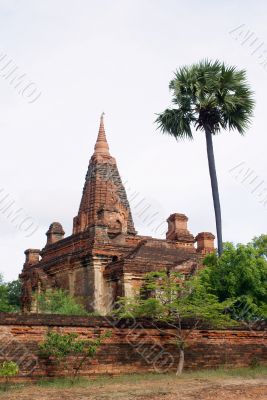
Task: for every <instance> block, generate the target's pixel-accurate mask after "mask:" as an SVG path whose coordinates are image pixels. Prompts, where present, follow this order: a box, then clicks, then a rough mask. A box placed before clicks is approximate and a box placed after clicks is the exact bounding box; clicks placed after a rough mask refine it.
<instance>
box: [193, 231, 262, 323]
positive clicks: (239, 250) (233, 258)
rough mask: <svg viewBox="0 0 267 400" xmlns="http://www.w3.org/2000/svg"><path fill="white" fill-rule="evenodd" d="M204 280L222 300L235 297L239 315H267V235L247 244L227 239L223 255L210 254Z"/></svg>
mask: <svg viewBox="0 0 267 400" xmlns="http://www.w3.org/2000/svg"><path fill="white" fill-rule="evenodd" d="M204 265H205V267H206V268H204V269H203V271H202V272H201V276H200V279H201V282H202V284H203V286H204V287H205V289H206V290H207V292H208V293H210V294H212V295H215V296H217V297H218V299H219V300H220V301H221V302H222V301H225V300H231V302H232V308H231V312H232V315H233V317H235V318H236V319H244V320H249V319H257V318H267V235H262V236H260V237H258V238H255V239H253V241H252V242H251V243H248V244H247V245H243V244H238V245H237V246H234V245H233V244H232V243H226V244H225V247H224V252H223V254H222V256H221V257H217V256H216V254H209V255H208V256H207V257H206V258H205V260H204Z"/></svg>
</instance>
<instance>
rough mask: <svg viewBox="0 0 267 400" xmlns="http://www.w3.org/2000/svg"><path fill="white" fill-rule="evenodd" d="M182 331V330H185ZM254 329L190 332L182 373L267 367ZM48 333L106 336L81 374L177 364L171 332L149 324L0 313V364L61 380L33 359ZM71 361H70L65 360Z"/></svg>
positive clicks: (265, 346) (261, 338) (264, 345)
mask: <svg viewBox="0 0 267 400" xmlns="http://www.w3.org/2000/svg"><path fill="white" fill-rule="evenodd" d="M189 326H190V323H188V326H186V325H185V326H184V329H188V328H189ZM260 328H261V330H258V329H257V327H256V326H255V327H254V329H252V328H251V329H249V328H247V329H245V328H240V327H238V328H237V327H235V328H233V329H231V330H214V329H209V328H208V327H205V326H202V327H201V328H199V329H198V330H194V331H193V332H192V333H191V335H190V337H189V340H188V347H187V348H186V361H185V368H186V369H198V368H216V367H219V366H228V367H242V366H248V365H250V364H252V363H254V362H258V363H260V364H265V365H267V341H266V328H267V327H266V326H261V327H260ZM49 330H56V331H58V332H62V333H67V332H76V333H78V334H79V335H80V337H82V338H93V337H96V336H97V335H99V334H100V333H103V332H105V331H107V330H109V331H112V337H111V338H109V339H108V340H107V341H106V343H105V344H104V345H103V346H102V348H101V349H100V350H99V352H98V354H97V356H96V358H95V359H94V360H92V361H91V362H88V363H87V365H86V366H85V367H84V368H83V370H82V374H83V375H90V374H100V373H110V374H117V373H133V372H143V371H146V372H148V371H158V372H160V371H161V372H164V371H167V370H174V369H175V366H176V364H177V361H178V356H177V351H176V348H175V346H174V344H173V337H172V335H171V332H172V330H170V329H166V328H164V325H161V326H160V330H159V329H157V328H156V327H155V325H153V324H152V323H151V322H149V321H146V320H139V321H125V320H120V321H115V320H113V319H112V318H105V317H66V316H58V315H42V316H41V315H36V314H30V315H16V314H0V361H1V360H3V359H4V358H7V359H13V360H16V361H17V362H18V363H19V365H20V369H21V377H27V374H29V373H31V377H38V376H47V375H53V374H56V375H63V374H64V370H62V369H60V370H58V369H56V368H55V367H53V366H51V365H50V364H49V363H47V362H45V361H44V360H42V359H40V358H38V343H40V342H41V341H42V340H43V338H44V336H45V334H46V333H47V332H48V331H49ZM70 362H71V360H70Z"/></svg>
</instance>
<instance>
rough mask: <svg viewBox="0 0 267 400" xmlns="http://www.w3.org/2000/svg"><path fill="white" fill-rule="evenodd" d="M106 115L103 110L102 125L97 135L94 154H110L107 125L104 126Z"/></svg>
mask: <svg viewBox="0 0 267 400" xmlns="http://www.w3.org/2000/svg"><path fill="white" fill-rule="evenodd" d="M104 115H105V113H104V112H102V114H101V116H100V126H99V131H98V136H97V141H96V144H95V153H94V154H106V155H109V147H108V142H107V139H106V133H105V127H104Z"/></svg>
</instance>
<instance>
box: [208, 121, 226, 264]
mask: <svg viewBox="0 0 267 400" xmlns="http://www.w3.org/2000/svg"><path fill="white" fill-rule="evenodd" d="M205 133H206V142H207V153H208V161H209V171H210V181H211V188H212V197H213V205H214V211H215V219H216V230H217V241H218V254H219V256H220V255H221V254H222V251H223V241H222V216H221V205H220V196H219V189H218V181H217V174H216V166H215V159H214V151H213V143H212V133H211V131H210V129H208V128H205Z"/></svg>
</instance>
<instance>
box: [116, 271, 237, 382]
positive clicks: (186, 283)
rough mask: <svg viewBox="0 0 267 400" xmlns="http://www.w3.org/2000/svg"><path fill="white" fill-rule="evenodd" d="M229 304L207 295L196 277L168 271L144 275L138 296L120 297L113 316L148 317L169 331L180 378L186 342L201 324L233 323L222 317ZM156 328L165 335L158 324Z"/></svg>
mask: <svg viewBox="0 0 267 400" xmlns="http://www.w3.org/2000/svg"><path fill="white" fill-rule="evenodd" d="M228 305H229V304H227V303H225V302H224V303H219V301H218V299H217V297H216V296H215V295H213V294H209V293H207V292H206V290H205V288H204V287H203V286H202V285H201V282H200V280H199V278H198V277H195V278H193V279H190V280H184V279H183V277H182V275H180V274H178V273H176V272H171V271H169V270H167V271H163V272H152V273H149V274H147V276H146V281H145V284H144V286H143V288H142V290H141V292H140V294H138V295H136V296H135V297H134V298H121V299H120V301H119V303H118V309H117V310H115V311H114V313H115V314H117V315H119V316H120V317H122V318H128V317H137V318H138V317H140V318H141V317H149V318H152V320H153V321H155V322H157V321H162V322H165V323H166V324H167V326H168V327H170V328H172V331H173V333H172V335H173V336H174V339H175V344H176V346H177V348H178V350H179V363H178V366H177V372H176V374H177V375H179V374H181V373H182V371H183V368H184V361H185V347H186V344H187V339H188V337H189V336H190V334H191V332H192V330H194V329H196V328H197V326H198V325H199V323H200V322H206V323H209V324H210V325H212V326H213V327H222V326H228V325H231V324H233V323H234V321H232V320H231V318H230V317H229V315H226V314H224V310H225V308H226V307H227V306H228ZM189 320H190V324H189V325H190V328H187V329H183V325H184V323H186V322H189ZM157 329H158V330H160V331H162V332H163V333H165V330H164V329H161V328H160V327H159V326H158V325H157ZM168 333H169V332H168Z"/></svg>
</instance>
